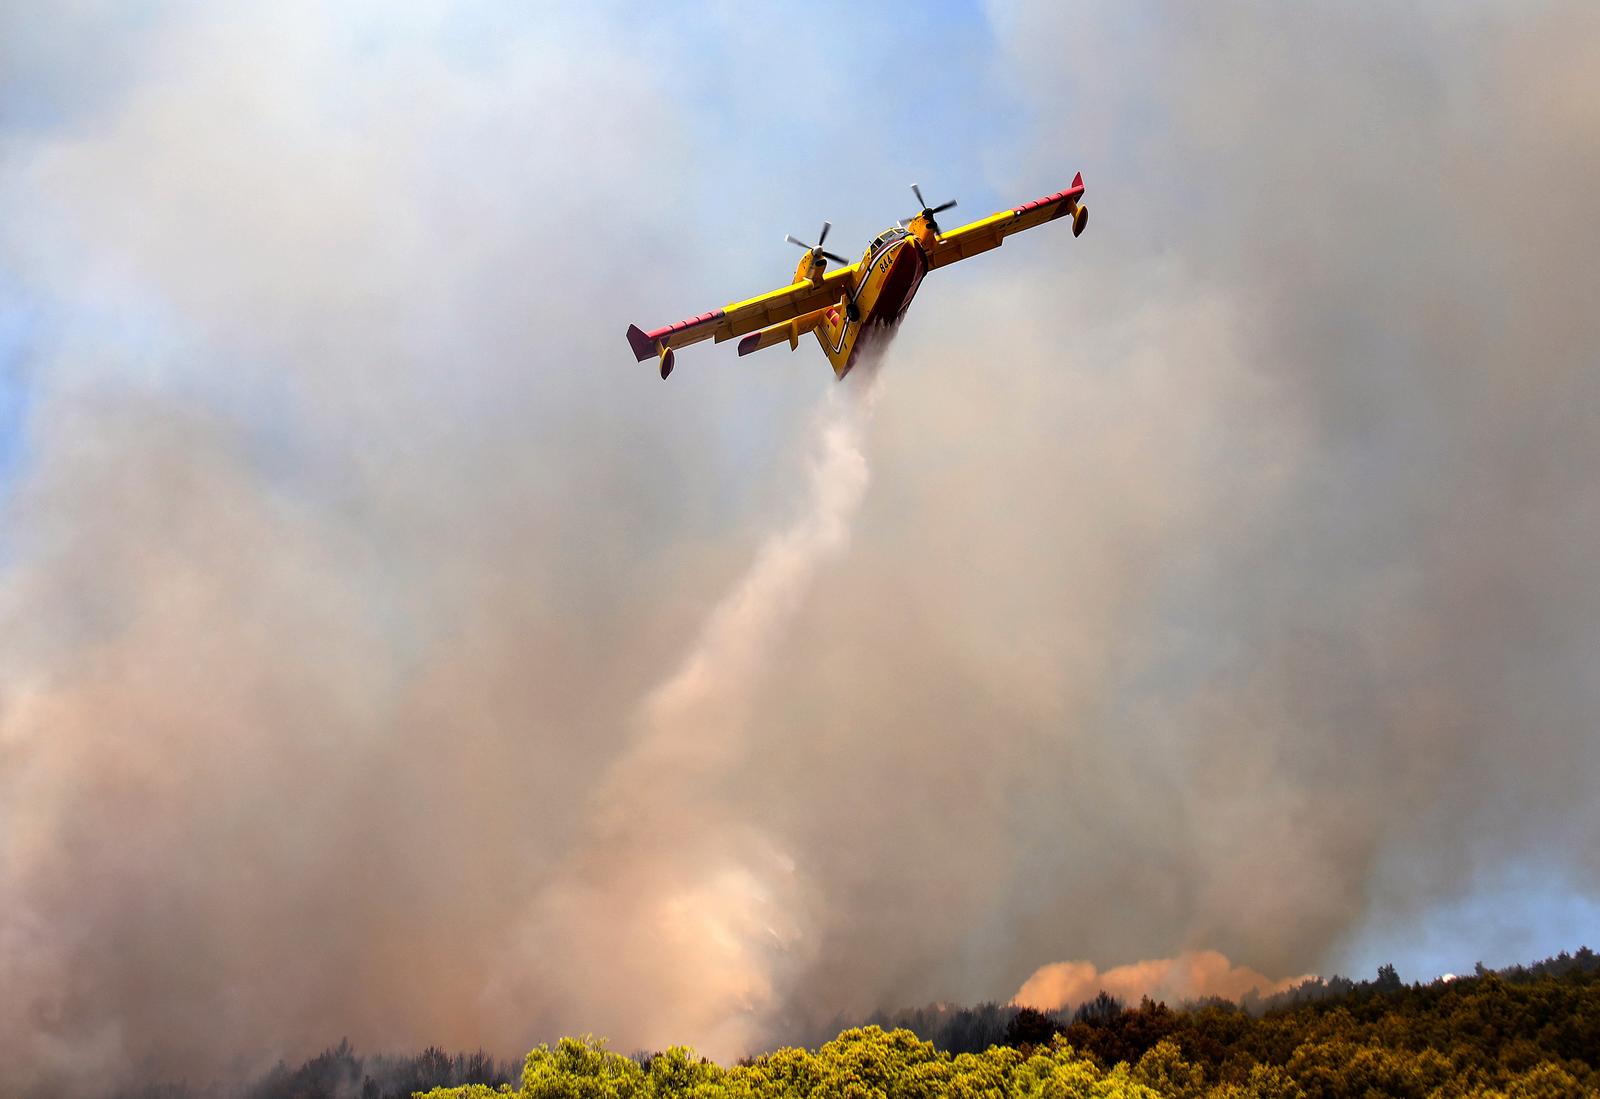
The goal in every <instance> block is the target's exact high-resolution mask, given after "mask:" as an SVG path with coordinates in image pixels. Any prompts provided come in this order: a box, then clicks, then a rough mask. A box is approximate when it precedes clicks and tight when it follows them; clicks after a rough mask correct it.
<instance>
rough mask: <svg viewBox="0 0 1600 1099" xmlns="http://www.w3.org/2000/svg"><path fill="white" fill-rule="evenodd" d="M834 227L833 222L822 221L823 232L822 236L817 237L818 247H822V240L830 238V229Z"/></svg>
mask: <svg viewBox="0 0 1600 1099" xmlns="http://www.w3.org/2000/svg"><path fill="white" fill-rule="evenodd" d="M832 228H833V222H831V221H825V222H823V223H822V233H821V235H820V236H818V237H817V247H818V248H821V247H822V242H823V241H825V240H827V239H828V230H829V229H832Z"/></svg>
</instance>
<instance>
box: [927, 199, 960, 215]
mask: <svg viewBox="0 0 1600 1099" xmlns="http://www.w3.org/2000/svg"><path fill="white" fill-rule="evenodd" d="M955 204H956V200H955V199H951V200H950V201H949V202H946V203H944V204H943V205H941V206H935V207H934V208H933V209H932V211H930V212H931V213H935V214H938V213H942V212H944V211H945V210H948V209H950V208H951V207H952V206H954V205H955Z"/></svg>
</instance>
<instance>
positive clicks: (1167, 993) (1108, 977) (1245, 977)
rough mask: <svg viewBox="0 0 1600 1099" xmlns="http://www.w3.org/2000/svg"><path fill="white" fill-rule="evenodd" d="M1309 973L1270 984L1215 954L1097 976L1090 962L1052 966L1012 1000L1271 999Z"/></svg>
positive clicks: (1041, 1004)
mask: <svg viewBox="0 0 1600 1099" xmlns="http://www.w3.org/2000/svg"><path fill="white" fill-rule="evenodd" d="M1310 976H1311V975H1310V974H1305V975H1303V976H1300V977H1289V978H1286V979H1284V980H1280V981H1274V980H1273V979H1272V978H1270V977H1268V976H1266V975H1265V974H1262V973H1257V972H1256V971H1255V970H1253V969H1251V968H1250V967H1249V966H1243V965H1234V964H1233V963H1232V962H1230V961H1228V959H1227V958H1225V957H1224V956H1223V955H1221V954H1219V953H1217V952H1216V951H1215V950H1195V951H1189V952H1186V953H1183V954H1179V955H1178V956H1177V957H1175V958H1147V959H1144V960H1143V961H1138V962H1133V963H1131V964H1129V965H1119V966H1113V967H1111V968H1110V969H1107V970H1105V971H1104V972H1101V971H1100V970H1098V969H1096V968H1095V966H1094V963H1093V962H1052V963H1051V964H1049V965H1046V966H1040V967H1039V970H1038V972H1036V973H1034V975H1033V976H1031V977H1029V978H1028V979H1027V980H1026V981H1024V982H1022V987H1021V988H1019V989H1018V990H1017V994H1016V995H1015V996H1013V997H1012V998H1011V1002H1012V1003H1014V1004H1017V1005H1018V1006H1020V1007H1032V1008H1037V1009H1038V1010H1040V1011H1059V1010H1060V1009H1062V1008H1071V1007H1076V1006H1077V1005H1079V1004H1082V1003H1086V1002H1087V1001H1089V1000H1092V999H1094V998H1095V997H1096V996H1098V995H1099V994H1100V993H1101V992H1102V991H1104V992H1109V993H1111V995H1113V996H1115V997H1117V998H1118V999H1119V1000H1122V1001H1123V1002H1124V1003H1137V1002H1139V1000H1140V999H1141V998H1143V997H1146V996H1148V997H1149V998H1150V999H1152V1000H1154V1001H1157V1002H1165V1003H1168V1004H1180V1003H1185V1002H1188V1001H1192V1000H1201V999H1206V998H1208V997H1213V996H1216V997H1221V998H1223V999H1227V1000H1239V999H1242V998H1243V997H1245V996H1246V995H1248V994H1250V993H1252V992H1253V993H1255V994H1257V995H1260V996H1270V995H1271V994H1273V993H1274V992H1282V991H1284V990H1285V989H1289V988H1293V987H1294V986H1295V985H1297V984H1300V983H1302V982H1303V981H1306V980H1308V979H1309V978H1310Z"/></svg>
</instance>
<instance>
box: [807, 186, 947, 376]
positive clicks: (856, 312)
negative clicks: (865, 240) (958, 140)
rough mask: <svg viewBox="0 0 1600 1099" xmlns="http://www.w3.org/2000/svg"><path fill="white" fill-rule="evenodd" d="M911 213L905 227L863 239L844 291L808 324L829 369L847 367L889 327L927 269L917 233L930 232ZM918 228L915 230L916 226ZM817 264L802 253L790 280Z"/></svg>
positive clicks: (817, 272) (816, 274) (814, 274)
mask: <svg viewBox="0 0 1600 1099" xmlns="http://www.w3.org/2000/svg"><path fill="white" fill-rule="evenodd" d="M921 221H922V219H921V218H920V217H919V218H916V219H914V220H913V222H912V223H911V225H910V226H909V227H907V228H904V229H900V228H896V229H885V230H884V231H883V232H882V233H880V234H879V235H878V236H877V237H876V238H874V239H873V241H872V243H871V244H869V245H867V250H866V252H865V253H864V254H863V255H862V257H861V266H860V268H859V270H858V272H857V274H856V277H855V279H854V280H853V284H852V285H851V287H850V289H849V291H848V292H847V293H845V295H844V296H843V298H842V299H841V300H840V301H839V302H838V304H836V305H833V306H830V307H828V308H827V309H825V310H823V315H822V317H821V318H820V320H819V323H818V324H817V325H816V326H815V327H814V328H813V329H812V331H814V332H815V333H816V335H817V342H818V343H819V344H821V345H822V350H823V352H824V353H825V354H826V355H827V356H828V361H829V362H830V363H832V364H833V372H834V374H835V375H837V376H838V377H841V378H842V377H844V376H845V374H847V373H849V371H850V368H851V366H853V365H854V364H855V361H856V358H857V356H858V355H859V353H860V352H861V351H862V349H863V348H864V347H866V346H869V345H870V344H872V343H873V342H874V341H875V339H877V338H880V337H881V335H883V334H887V333H889V332H892V331H893V330H894V327H895V325H897V324H899V323H900V318H901V317H903V316H904V315H905V312H906V309H907V308H908V307H909V306H910V305H911V299H912V298H913V297H915V296H916V293H917V288H918V287H919V286H920V285H921V284H922V276H923V275H925V274H927V272H928V260H927V255H926V254H925V253H924V252H923V248H922V243H921V239H920V237H921V235H922V233H926V234H927V235H928V236H930V237H931V236H932V233H931V231H929V230H927V229H925V227H923V226H921V225H920V224H918V223H920V222H921ZM918 230H921V233H919V232H918ZM821 274H822V264H821V263H820V262H818V261H814V260H813V259H812V257H811V256H809V255H807V256H806V257H805V258H804V259H802V260H801V261H800V266H799V267H798V268H796V270H795V281H796V282H800V281H802V280H813V279H817V278H820V277H821Z"/></svg>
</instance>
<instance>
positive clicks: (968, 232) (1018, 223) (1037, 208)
mask: <svg viewBox="0 0 1600 1099" xmlns="http://www.w3.org/2000/svg"><path fill="white" fill-rule="evenodd" d="M1082 194H1083V173H1082V172H1079V173H1078V174H1077V175H1076V176H1074V177H1073V180H1072V186H1071V187H1068V188H1067V189H1066V190H1065V191H1057V192H1056V193H1055V194H1053V195H1046V196H1045V197H1044V198H1041V199H1035V200H1034V201H1033V202H1028V203H1024V204H1023V205H1021V206H1018V207H1016V208H1015V209H1013V210H1002V211H1001V212H1000V213H998V214H992V215H990V216H989V217H986V218H984V219H983V220H982V221H974V222H973V223H972V224H970V225H963V226H962V227H961V228H959V229H952V230H950V231H949V232H948V233H941V234H939V243H938V244H937V245H936V246H935V247H934V248H933V249H932V250H931V251H929V252H928V266H929V267H930V268H931V267H943V266H944V265H945V264H947V263H954V262H955V261H956V260H959V259H966V258H967V257H968V256H975V255H977V254H978V253H979V252H987V251H989V249H991V248H998V247H1000V245H1001V243H1002V242H1003V241H1004V240H1005V238H1006V237H1008V236H1010V235H1011V234H1012V233H1020V232H1022V230H1024V229H1032V228H1033V227H1034V226H1035V225H1043V224H1044V223H1045V222H1047V221H1054V220H1055V219H1056V218H1058V217H1070V218H1072V219H1073V224H1072V235H1073V236H1077V235H1078V234H1079V233H1081V232H1083V223H1084V222H1087V220H1088V216H1089V209H1088V207H1086V206H1080V205H1079V203H1078V198H1079V196H1081V195H1082ZM1080 219H1081V220H1080Z"/></svg>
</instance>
